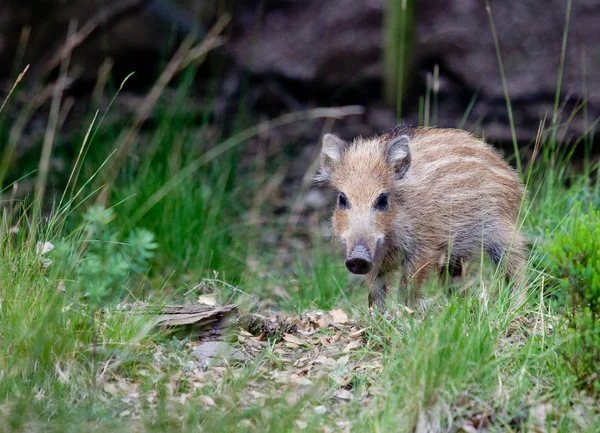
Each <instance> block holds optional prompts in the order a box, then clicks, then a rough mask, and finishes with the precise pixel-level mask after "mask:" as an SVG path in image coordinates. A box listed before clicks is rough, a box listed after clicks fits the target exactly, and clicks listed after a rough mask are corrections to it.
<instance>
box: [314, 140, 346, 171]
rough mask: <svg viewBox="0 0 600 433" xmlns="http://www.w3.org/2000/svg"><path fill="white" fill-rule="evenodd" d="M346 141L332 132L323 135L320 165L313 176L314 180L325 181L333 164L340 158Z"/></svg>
mask: <svg viewBox="0 0 600 433" xmlns="http://www.w3.org/2000/svg"><path fill="white" fill-rule="evenodd" d="M345 147H346V142H345V141H344V140H342V139H341V138H339V137H336V136H335V135H333V134H325V135H324V136H323V146H322V148H321V166H320V168H319V171H318V173H317V174H316V176H315V182H319V183H327V182H328V181H329V178H330V177H331V173H333V169H334V167H335V165H336V164H337V163H338V162H339V161H340V159H342V154H343V152H344V148H345Z"/></svg>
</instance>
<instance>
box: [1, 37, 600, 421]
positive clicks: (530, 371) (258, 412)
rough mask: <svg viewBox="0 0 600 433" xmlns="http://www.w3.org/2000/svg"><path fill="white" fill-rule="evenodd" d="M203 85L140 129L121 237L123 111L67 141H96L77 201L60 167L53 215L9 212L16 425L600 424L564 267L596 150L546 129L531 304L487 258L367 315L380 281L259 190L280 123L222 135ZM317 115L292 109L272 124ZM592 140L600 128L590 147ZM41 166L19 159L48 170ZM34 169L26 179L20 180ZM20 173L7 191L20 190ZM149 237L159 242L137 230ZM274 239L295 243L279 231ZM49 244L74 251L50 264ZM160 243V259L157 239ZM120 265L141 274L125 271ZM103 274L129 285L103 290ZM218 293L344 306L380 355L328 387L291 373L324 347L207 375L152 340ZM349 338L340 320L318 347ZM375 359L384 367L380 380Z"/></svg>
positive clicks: (597, 201)
mask: <svg viewBox="0 0 600 433" xmlns="http://www.w3.org/2000/svg"><path fill="white" fill-rule="evenodd" d="M498 48H499V47H498ZM498 54H500V50H499V49H498ZM193 75H194V71H193V70H190V71H189V72H187V73H186V74H184V77H183V78H182V80H181V81H180V83H179V85H178V87H177V88H176V91H175V96H174V98H173V99H171V100H170V102H169V101H166V100H160V101H159V103H158V104H157V106H156V109H155V112H154V115H153V118H152V122H151V125H150V126H148V127H147V128H146V129H144V130H142V132H141V133H140V135H139V136H138V138H137V140H138V145H137V146H136V151H135V152H133V153H132V155H130V158H128V159H127V161H126V164H125V165H124V166H123V167H122V169H121V170H120V171H119V173H118V176H116V177H115V180H114V183H113V184H111V185H110V186H111V188H110V193H111V194H110V199H109V201H108V202H107V203H105V205H106V208H107V209H110V210H109V211H108V212H107V215H111V218H110V221H106V224H103V225H102V230H99V229H97V228H96V229H94V230H92V228H93V227H92V223H91V222H90V221H91V220H93V219H90V217H89V215H90V214H89V212H93V211H94V209H96V210H97V209H98V208H93V207H92V206H93V205H94V204H95V203H96V201H98V200H99V198H100V197H101V195H100V194H99V190H98V189H97V187H98V185H97V181H99V179H102V176H104V175H105V174H106V173H105V172H106V170H109V169H110V163H111V162H112V159H111V158H112V157H111V156H110V153H111V150H110V149H112V146H113V145H114V144H115V141H116V140H117V139H118V137H119V135H120V133H121V131H122V130H123V129H125V128H127V127H129V126H130V123H131V119H112V120H111V119H110V111H109V114H108V115H106V117H104V113H100V114H99V115H98V116H97V117H94V115H91V116H90V117H89V120H88V121H87V123H85V124H83V125H82V129H81V132H79V133H75V134H73V136H72V137H64V136H60V137H59V138H58V140H65V141H68V140H71V142H73V143H77V145H76V146H75V148H77V152H79V148H80V146H85V147H84V148H83V151H82V155H85V157H84V158H83V159H82V160H78V161H77V163H75V162H73V164H74V167H72V168H71V169H72V172H73V173H74V176H73V181H72V183H69V184H68V190H67V193H66V194H65V198H64V200H61V199H60V197H61V193H62V190H63V189H65V188H67V181H68V179H69V176H68V175H64V173H63V175H62V176H61V175H60V174H57V173H52V172H51V173H50V178H51V179H55V180H56V184H57V185H58V188H57V190H58V193H57V195H56V196H54V197H53V196H52V195H51V193H48V194H47V202H46V203H45V204H46V205H47V207H46V210H47V212H46V215H49V218H47V219H39V218H36V215H35V214H33V215H32V213H31V212H30V210H31V206H28V204H27V203H28V202H27V200H29V198H27V199H26V200H25V201H21V200H17V201H15V202H12V201H11V202H5V203H3V204H4V206H3V207H2V208H1V210H0V396H1V397H0V431H57V432H58V431H60V432H64V431H73V432H78V431H111V432H115V431H117V432H120V431H123V432H125V431H157V432H158V431H198V430H201V431H210V432H213V431H214V432H219V431H223V432H226V431H256V432H263V431H266V432H282V431H298V430H299V429H300V428H303V430H302V431H307V432H311V431H315V432H317V431H318V432H329V431H357V432H362V431H380V432H388V431H400V432H404V431H406V432H412V431H419V432H425V431H460V429H461V428H465V429H467V430H468V429H469V428H471V429H475V430H474V431H478V430H477V428H479V431H488V432H507V431H508V432H510V431H533V429H534V428H538V429H540V430H539V431H544V430H543V429H544V428H546V431H556V432H573V431H583V432H596V431H599V430H600V423H599V421H598V410H597V407H598V404H599V401H600V400H598V396H597V395H594V394H593V393H591V392H589V391H588V390H586V389H585V387H582V383H581V379H580V378H579V377H578V376H577V375H576V374H575V373H576V372H575V371H573V369H572V363H571V362H570V360H571V359H573V357H575V356H578V354H577V353H576V352H575V351H576V350H577V346H576V345H572V344H570V343H572V341H573V338H574V337H573V332H572V329H571V328H570V327H569V321H568V319H567V317H568V314H566V313H568V305H569V304H568V295H567V293H566V290H567V289H566V288H565V287H562V286H559V285H557V284H556V281H555V278H554V277H555V275H551V274H549V273H548V271H547V269H546V266H547V263H548V262H547V252H548V251H549V250H550V245H551V244H552V242H553V239H554V235H555V233H558V232H561V230H563V228H564V227H565V226H566V224H565V221H566V219H567V216H568V215H570V213H571V212H572V210H573V209H574V207H576V206H577V203H583V206H582V208H584V209H587V205H588V204H591V205H592V206H596V207H597V206H598V205H600V180H599V179H600V175H599V169H598V164H594V162H593V161H592V160H591V159H589V155H588V154H589V152H588V151H586V155H588V159H586V161H585V163H584V167H585V171H584V172H580V171H577V170H576V169H575V166H574V165H573V164H572V160H571V159H572V154H573V146H571V145H569V143H556V142H555V140H556V134H554V133H553V131H554V130H555V127H556V124H557V122H558V121H559V120H560V119H558V118H556V119H555V121H553V124H552V125H550V127H549V128H547V129H546V130H544V131H543V134H542V140H541V142H540V148H539V152H538V156H539V157H538V159H536V160H535V161H534V162H532V161H526V160H525V161H523V162H522V167H521V170H522V172H521V174H522V177H523V178H524V179H525V180H527V182H528V190H529V192H530V197H529V201H528V202H527V203H526V204H525V206H524V208H523V212H522V213H523V219H524V228H523V231H524V232H525V234H526V235H527V238H528V239H529V240H530V241H531V243H532V244H533V246H532V253H531V258H530V266H529V268H530V278H529V281H530V286H529V287H528V293H529V298H528V301H527V303H526V304H525V305H524V306H523V308H522V309H521V310H518V311H514V310H512V309H511V307H510V297H509V293H508V292H509V290H508V287H507V286H506V285H505V283H503V282H502V281H501V279H500V278H496V277H495V275H494V273H493V271H492V270H491V269H490V267H489V266H488V265H487V264H484V265H483V266H484V267H483V269H479V266H480V265H479V264H475V265H474V269H472V273H471V275H470V277H472V281H471V282H472V284H470V288H469V290H467V291H465V292H462V291H454V292H451V291H449V290H447V289H446V288H442V287H440V286H439V284H438V283H437V282H435V281H432V282H431V283H430V285H429V287H427V290H426V293H428V294H430V295H431V297H430V299H429V303H428V304H427V306H426V308H425V309H424V311H416V312H410V311H406V310H405V309H403V308H391V311H390V312H388V313H387V314H385V315H383V316H382V315H381V314H378V313H373V312H369V311H366V309H365V308H364V306H365V305H366V292H365V289H364V287H362V286H359V285H358V284H355V283H354V282H353V281H350V279H349V277H348V274H347V272H346V271H345V269H344V266H343V260H342V259H341V257H340V254H339V251H338V250H337V248H336V247H335V246H334V245H332V244H331V242H329V241H325V240H324V239H321V238H320V236H318V235H314V234H313V235H310V236H309V237H310V239H309V241H310V242H306V244H309V245H312V246H311V247H303V246H299V245H304V243H300V242H298V243H294V242H292V241H293V240H294V239H295V237H296V236H299V235H298V234H297V233H295V232H291V233H289V232H288V230H287V226H286V223H287V221H288V215H283V216H281V218H280V219H279V218H274V217H273V216H272V215H271V214H270V213H267V212H268V205H269V203H268V198H266V199H263V200H259V198H260V197H261V194H263V193H264V191H265V189H266V190H268V188H269V179H270V177H271V176H274V174H275V173H276V172H277V170H279V169H280V167H277V166H278V165H279V166H280V165H282V164H286V163H287V161H286V160H285V159H284V158H282V160H281V161H279V160H278V161H276V163H274V162H273V161H270V164H269V163H266V162H265V163H262V162H260V158H261V157H262V158H264V159H267V157H266V156H265V155H259V157H257V158H256V161H259V162H256V161H255V162H254V163H244V162H243V158H244V156H245V155H246V153H245V149H244V148H243V146H244V145H246V144H247V142H248V140H249V139H251V138H252V137H254V136H256V135H257V134H259V133H260V132H261V131H262V130H263V128H262V127H263V126H264V125H259V126H255V125H248V124H247V123H244V122H241V121H240V122H239V123H238V124H237V125H236V126H235V128H233V130H231V131H228V132H227V133H225V132H223V131H220V130H216V131H215V130H213V129H211V128H214V125H212V124H210V123H209V121H208V119H209V118H210V115H211V112H212V106H211V104H210V103H208V104H207V105H206V107H203V108H202V109H201V110H199V112H195V113H190V112H189V110H187V109H186V108H185V107H186V101H187V99H186V96H185V95H186V93H187V92H188V90H189V89H190V86H191V83H192V78H193ZM115 93H117V91H116V90H115V91H114V92H113V94H115ZM506 97H507V104H508V107H510V100H509V97H508V93H507V95H506ZM9 102H10V101H9ZM398 105H399V104H398ZM7 107H8V108H10V107H11V106H10V103H9V104H8V105H7ZM8 108H6V109H8ZM0 116H3V117H1V118H0V138H1V139H2V140H3V141H6V140H8V136H9V134H8V129H7V128H8V127H9V126H10V124H9V120H8V117H7V116H6V112H0ZM422 117H423V118H425V117H426V116H422ZM93 118H95V121H92V119H93ZM306 118H310V115H308V114H306V115H302V116H291V115H290V116H288V117H286V116H283V117H282V118H279V119H276V120H274V121H273V122H272V124H271V126H272V127H273V126H274V125H275V126H276V125H278V124H286V123H289V122H292V121H295V120H299V119H300V120H304V119H306ZM101 119H104V120H101ZM90 125H91V129H90ZM88 130H89V131H90V135H89V136H88V139H86V138H85V137H86V136H87V133H88ZM591 142H593V136H592V135H591V134H586V136H585V137H582V140H581V143H580V144H579V145H583V146H588V147H589V146H590V143H591ZM588 147H586V149H588ZM60 156H62V155H60ZM4 157H5V158H6V155H4ZM65 160H67V161H75V158H74V157H73V156H72V155H71V157H69V156H68V155H67V156H65ZM37 162H38V161H37V159H36V158H32V159H29V160H28V161H23V164H13V165H14V166H19V167H21V168H22V169H23V170H24V171H30V170H29V169H30V168H31V169H35V167H36V166H37ZM67 171H69V170H67ZM2 174H3V175H4V173H2ZM23 174H26V173H24V172H23V173H20V172H15V171H14V170H13V171H12V172H9V173H8V175H9V176H8V178H7V179H10V180H11V181H14V180H17V179H18V178H20V176H21V175H23ZM592 174H593V175H595V176H596V178H595V179H596V180H595V181H593V180H591V179H593V176H591V175H592ZM53 176H54V177H53ZM24 179H25V181H27V179H28V178H27V177H25V178H24ZM2 180H3V181H4V183H3V185H5V190H4V191H3V193H4V196H3V197H5V200H6V199H8V198H9V197H10V193H11V191H12V189H11V185H10V184H7V182H6V179H2ZM6 185H8V186H6ZM47 191H50V190H49V188H48V189H47ZM293 202H294V201H293V200H290V203H293ZM90 208H91V209H92V211H90V210H89V209H90ZM249 209H251V211H252V212H249V211H248V210H249ZM98 212H100V211H98ZM102 212H106V211H102ZM86 215H87V216H86ZM96 215H97V217H98V218H100V217H102V215H105V214H104V213H100V214H99V216H98V214H96ZM574 215H577V214H574ZM140 229H144V230H146V232H143V233H146V234H148V233H151V234H152V237H151V238H149V237H144V239H145V240H144V239H142V240H139V239H138V240H137V241H136V240H135V239H136V238H132V237H130V235H131V234H132V233H136V230H140ZM314 232H317V230H315V231H314ZM137 233H139V232H137ZM273 233H276V234H278V235H281V236H283V239H281V242H280V238H279V237H277V240H276V241H269V240H268V239H269V238H270V237H272V235H273ZM303 236H306V234H305V233H304V234H303ZM265 239H267V240H265ZM563 241H565V240H564V239H563ZM566 241H568V240H566ZM39 242H51V243H53V244H54V245H55V250H53V251H51V252H49V253H46V254H44V255H43V256H42V254H41V253H40V252H39V251H38V249H37V246H38V243H39ZM153 243H156V245H157V247H156V248H149V247H148V248H145V249H143V248H141V247H140V245H142V246H143V245H146V246H149V245H151V244H153ZM280 244H282V245H287V246H288V247H287V250H286V251H283V250H281V249H278V246H279V245H280ZM136 245H137V248H136ZM131 255H133V256H134V257H130V256H131ZM141 256H143V257H141ZM113 257H119V260H117V261H116V262H114V263H113V262H111V261H110V259H111V258H113ZM132 258H133V259H134V260H130V259H132ZM48 259H50V260H53V262H52V263H50V264H49V262H48ZM48 264H49V266H48ZM121 267H122V268H121ZM115 268H119V269H122V270H123V272H120V273H116V272H115V273H114V274H113V271H114V270H115ZM215 272H216V274H215ZM92 276H93V278H92ZM117 276H118V278H117ZM92 279H94V280H95V281H96V280H97V281H96V282H95V284H98V285H99V286H102V284H105V285H106V287H110V288H111V290H110V293H105V292H92V290H91V289H90V287H92V286H91V285H90V284H91V280H92ZM102 287H104V286H102ZM211 291H212V292H214V294H215V295H216V297H217V298H218V299H219V300H220V301H222V302H239V303H240V304H241V305H242V307H243V308H245V309H248V310H250V309H252V310H258V312H260V313H265V314H266V311H268V310H269V309H274V310H276V311H277V312H281V313H284V314H296V315H297V316H298V315H300V314H303V313H307V312H308V311H309V310H312V309H315V308H317V309H323V310H330V309H333V308H342V309H344V310H345V311H346V312H347V313H349V315H350V317H351V319H352V320H354V321H355V322H356V323H357V327H358V328H360V332H361V335H363V338H362V340H361V343H362V346H361V347H360V348H358V349H356V350H349V351H348V352H341V353H338V354H336V355H335V357H336V358H335V359H336V362H337V360H339V359H340V358H342V359H344V358H343V357H344V356H347V359H344V362H339V363H338V364H336V365H335V367H331V368H330V369H327V368H326V367H325V365H326V362H325V361H324V360H320V361H319V363H320V364H316V365H317V367H316V368H315V370H310V371H308V372H305V373H304V374H305V376H300V378H301V379H302V378H308V379H310V382H311V385H310V386H308V385H302V384H300V385H299V384H298V383H294V382H293V381H291V380H288V379H286V380H279V379H281V377H284V378H286V377H287V376H286V375H292V374H297V373H296V372H297V370H298V369H299V368H300V367H298V369H296V367H295V366H294V364H295V363H296V362H300V361H301V360H302V358H303V357H306V358H310V359H318V357H319V355H320V354H322V349H323V347H320V348H319V350H320V352H317V351H315V350H316V349H315V348H314V347H312V346H310V345H306V346H301V347H299V348H293V349H290V347H289V346H286V342H285V341H284V342H277V341H270V342H265V343H264V344H263V345H262V346H260V350H259V351H258V354H257V356H256V357H255V358H253V359H252V360H250V361H248V362H246V363H243V364H242V365H238V364H235V363H230V364H225V365H224V366H220V367H216V368H208V369H207V370H206V371H204V370H203V369H202V368H201V366H199V365H198V363H197V362H196V360H195V359H194V358H193V356H192V354H191V348H190V346H189V344H188V343H189V342H187V341H185V340H183V341H181V340H177V339H176V338H174V337H173V336H172V335H170V334H167V333H165V332H162V331H161V330H158V329H152V328H151V327H150V325H149V323H150V319H149V318H148V317H146V316H144V315H141V314H131V313H130V312H129V309H128V308H127V307H126V306H125V305H123V304H124V303H130V302H134V301H137V300H144V301H148V302H150V303H152V304H153V305H162V304H163V303H165V302H167V301H169V302H171V301H177V302H178V301H183V300H185V301H190V302H193V301H195V299H196V298H197V296H198V295H200V294H202V293H205V292H211ZM90 292H92V293H97V294H98V296H96V297H94V296H90ZM394 295H395V294H394V293H392V294H391V296H390V298H392V300H393V298H395V296H394ZM390 307H396V305H395V304H394V303H393V301H392V302H390ZM296 319H298V317H296ZM337 333H338V330H337V329H336V328H335V327H330V328H327V329H326V330H322V332H319V333H317V334H315V335H316V337H315V338H317V337H318V338H321V337H323V338H331V339H334V338H336V336H337ZM242 337H243V338H246V339H247V338H248V337H247V336H243V335H242V334H240V335H238V336H233V337H231V336H229V337H228V341H230V343H231V344H233V345H243V344H246V343H247V340H246V343H242V340H243V339H242ZM236 338H237V339H236ZM307 338H309V337H307ZM332 356H333V355H332ZM348 366H352V368H350V367H348ZM369 366H375V367H374V368H373V369H368V368H367V369H362V367H369ZM274 372H275V373H276V374H275V373H274ZM321 373H322V374H321ZM290 377H291V376H290ZM339 378H348V381H347V384H346V385H345V387H344V388H343V390H344V391H349V392H350V394H351V395H352V396H353V399H352V400H343V401H341V400H340V399H336V398H334V394H335V392H336V391H340V389H341V388H340V384H339V383H338V382H337V381H336V379H339ZM295 379H298V378H295ZM542 418H543V419H542ZM471 431H473V430H471Z"/></svg>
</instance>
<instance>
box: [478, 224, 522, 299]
mask: <svg viewBox="0 0 600 433" xmlns="http://www.w3.org/2000/svg"><path fill="white" fill-rule="evenodd" d="M507 238H508V239H506V240H501V241H499V242H498V241H496V242H495V243H492V244H490V245H489V246H488V248H487V252H488V254H489V256H490V258H491V259H492V262H493V263H494V265H496V266H503V267H504V268H503V271H504V272H505V278H506V282H507V283H508V282H511V281H512V284H513V285H512V295H513V304H514V305H515V306H519V305H521V304H522V303H523V302H524V301H525V298H526V297H527V296H526V295H527V294H526V290H525V268H526V266H525V263H526V259H525V254H524V251H525V243H524V241H523V238H522V237H521V235H520V234H518V233H517V234H516V235H510V236H507Z"/></svg>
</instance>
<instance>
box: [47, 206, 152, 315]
mask: <svg viewBox="0 0 600 433" xmlns="http://www.w3.org/2000/svg"><path fill="white" fill-rule="evenodd" d="M114 219H115V212H114V210H113V209H104V208H102V207H99V206H92V207H90V208H89V209H88V210H87V211H86V213H85V214H84V216H83V220H84V223H83V231H82V232H83V234H82V237H81V239H80V240H79V248H78V251H77V252H74V251H73V247H72V246H71V245H70V244H69V243H67V242H65V241H62V242H59V243H58V245H57V248H56V249H55V251H56V252H55V254H54V256H55V257H56V260H57V262H58V263H59V265H60V266H62V267H63V269H66V268H69V267H70V268H75V269H77V270H76V276H75V280H74V281H71V284H70V285H71V286H72V287H75V288H76V289H77V290H81V291H83V292H84V294H85V295H87V296H89V301H90V302H91V303H92V304H94V305H96V306H98V305H102V304H103V303H104V302H105V301H107V300H110V299H119V298H120V297H121V295H122V294H123V287H124V285H125V282H126V280H127V279H128V278H136V277H139V276H141V275H143V274H144V273H146V272H147V271H148V269H149V264H150V261H151V260H152V258H153V257H154V254H155V250H156V248H157V247H158V244H157V243H156V242H155V241H154V235H153V234H152V233H151V232H150V231H148V230H145V229H142V228H135V229H133V230H132V231H131V233H129V235H128V236H127V238H125V239H124V240H122V239H123V238H122V234H121V233H120V232H119V231H118V230H117V229H116V228H115V226H114ZM74 265H75V266H74Z"/></svg>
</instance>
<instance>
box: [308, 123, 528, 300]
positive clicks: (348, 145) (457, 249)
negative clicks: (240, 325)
mask: <svg viewBox="0 0 600 433" xmlns="http://www.w3.org/2000/svg"><path fill="white" fill-rule="evenodd" d="M315 180H316V181H317V182H320V183H325V184H328V185H330V186H331V187H333V188H335V189H336V190H337V191H338V195H337V201H336V205H335V210H334V212H333V233H334V236H335V238H336V239H338V240H339V242H340V243H341V245H342V248H343V250H344V252H345V257H346V258H345V264H346V267H347V268H348V270H349V271H350V272H352V273H354V274H360V275H364V277H365V281H366V283H367V286H368V288H369V307H373V306H375V307H379V308H384V306H385V296H386V292H387V286H388V285H389V284H390V283H391V281H392V279H393V278H394V276H395V274H396V273H397V271H400V273H401V278H400V290H401V292H403V293H404V299H405V301H406V303H407V305H410V306H413V305H414V304H415V303H416V302H417V301H418V300H419V299H420V286H421V285H422V283H423V281H424V280H425V279H426V278H427V277H429V276H430V275H432V274H437V275H440V274H441V273H443V272H444V270H445V269H450V270H451V272H452V273H453V274H456V273H460V270H461V266H462V263H463V262H467V261H469V259H472V258H473V257H475V256H477V255H478V253H480V252H481V251H483V252H485V253H487V255H488V256H489V257H490V258H491V260H492V261H493V263H495V264H496V265H499V264H502V268H501V269H503V270H504V271H505V272H506V277H507V279H509V280H512V282H513V288H514V290H521V289H520V288H521V287H522V281H523V273H524V268H525V245H524V240H523V237H522V235H521V233H520V232H519V230H518V219H519V210H520V209H521V204H522V201H523V195H524V187H523V184H522V182H521V180H520V179H519V176H518V175H517V173H516V172H515V171H514V170H513V169H512V167H511V166H510V165H509V164H507V163H506V162H505V161H504V160H503V159H502V157H501V156H500V155H499V154H498V153H497V152H496V151H495V150H494V148H492V147H491V146H490V145H488V144H486V143H485V142H483V141H482V140H480V139H478V138H476V137H474V136H473V135H471V134H469V133H467V132H465V131H460V130H455V129H436V128H409V127H396V128H394V129H392V130H391V131H390V132H389V133H387V134H383V135H380V136H376V137H373V138H360V137H359V138H356V139H354V140H353V141H352V142H346V141H344V140H342V139H341V138H339V137H336V136H335V135H332V134H327V135H325V136H324V137H323V143H322V151H321V166H320V169H319V172H318V173H317V175H316V178H315ZM446 267H447V268H446Z"/></svg>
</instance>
